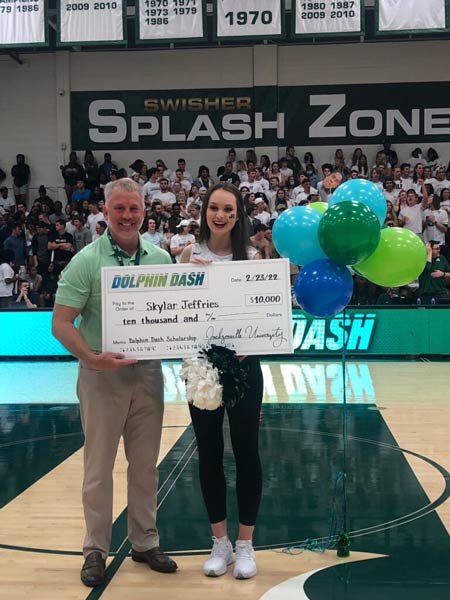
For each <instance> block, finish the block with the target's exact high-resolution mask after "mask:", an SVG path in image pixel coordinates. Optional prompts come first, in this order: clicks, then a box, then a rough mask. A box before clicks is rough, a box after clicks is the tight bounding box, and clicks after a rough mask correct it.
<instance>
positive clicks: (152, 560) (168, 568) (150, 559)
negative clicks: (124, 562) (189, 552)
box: [131, 546, 178, 573]
mask: <svg viewBox="0 0 450 600" xmlns="http://www.w3.org/2000/svg"><path fill="white" fill-rule="evenodd" d="M131 558H132V559H133V560H134V561H136V562H142V563H147V564H148V566H149V567H150V569H153V570H154V571H159V572H160V573H175V571H176V570H177V569H178V565H177V563H176V562H175V561H174V560H172V559H171V558H170V556H167V554H164V552H163V551H162V550H161V548H160V547H159V546H156V548H151V549H150V550H146V551H145V552H138V551H137V550H134V549H132V550H131Z"/></svg>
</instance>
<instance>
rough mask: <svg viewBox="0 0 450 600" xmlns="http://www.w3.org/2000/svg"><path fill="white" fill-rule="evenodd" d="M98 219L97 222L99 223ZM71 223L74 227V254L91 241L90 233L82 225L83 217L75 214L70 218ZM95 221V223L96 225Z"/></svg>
mask: <svg viewBox="0 0 450 600" xmlns="http://www.w3.org/2000/svg"><path fill="white" fill-rule="evenodd" d="M99 222H100V221H98V222H97V223H99ZM72 223H73V225H74V227H75V229H74V231H73V233H72V237H73V251H74V253H75V254H76V253H77V252H79V251H80V250H82V249H83V248H84V247H85V246H87V245H88V244H90V243H91V242H92V235H91V232H90V230H89V229H87V228H86V227H85V226H84V221H83V217H80V216H79V215H78V216H75V217H74V218H73V220H72ZM97 223H96V224H95V225H96V227H97ZM96 233H97V230H96Z"/></svg>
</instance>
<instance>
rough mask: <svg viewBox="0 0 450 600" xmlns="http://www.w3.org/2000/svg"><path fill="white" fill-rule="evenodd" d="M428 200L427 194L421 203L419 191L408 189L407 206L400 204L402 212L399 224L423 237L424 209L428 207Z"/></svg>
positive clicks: (399, 216)
mask: <svg viewBox="0 0 450 600" xmlns="http://www.w3.org/2000/svg"><path fill="white" fill-rule="evenodd" d="M427 201H428V196H425V197H424V198H423V199H422V202H421V203H420V204H419V196H418V195H417V192H416V191H415V190H412V189H411V190H408V192H407V197H406V206H405V205H404V204H402V203H401V204H400V213H399V215H398V222H399V225H400V226H401V227H404V228H405V229H409V230H410V231H412V232H413V233H416V234H417V235H418V236H420V237H422V228H423V211H424V210H425V209H426V207H427V203H428V202H427ZM400 202H402V200H400Z"/></svg>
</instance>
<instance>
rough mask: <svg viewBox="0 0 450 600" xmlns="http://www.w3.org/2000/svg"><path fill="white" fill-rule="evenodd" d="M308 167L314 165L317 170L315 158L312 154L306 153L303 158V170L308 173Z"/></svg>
mask: <svg viewBox="0 0 450 600" xmlns="http://www.w3.org/2000/svg"><path fill="white" fill-rule="evenodd" d="M308 165H312V166H313V167H314V168H315V163H314V156H313V155H312V153H311V152H305V154H304V156H303V170H304V171H306V170H307V168H308Z"/></svg>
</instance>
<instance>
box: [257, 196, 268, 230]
mask: <svg viewBox="0 0 450 600" xmlns="http://www.w3.org/2000/svg"><path fill="white" fill-rule="evenodd" d="M255 206H256V215H255V217H256V219H258V221H259V222H260V223H263V224H264V225H268V224H269V221H270V212H268V211H267V210H266V209H267V204H266V203H265V201H264V198H256V200H255ZM255 229H256V228H255Z"/></svg>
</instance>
